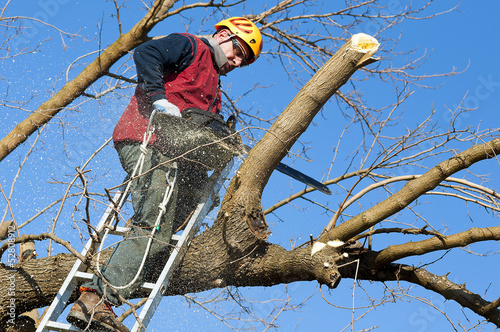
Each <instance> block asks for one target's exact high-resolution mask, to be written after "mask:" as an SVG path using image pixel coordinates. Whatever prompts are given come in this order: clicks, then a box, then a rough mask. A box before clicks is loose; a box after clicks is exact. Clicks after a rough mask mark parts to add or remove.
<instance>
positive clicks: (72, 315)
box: [66, 291, 130, 332]
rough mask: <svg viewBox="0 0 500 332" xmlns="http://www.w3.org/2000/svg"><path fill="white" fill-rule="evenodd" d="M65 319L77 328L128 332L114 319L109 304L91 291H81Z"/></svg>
mask: <svg viewBox="0 0 500 332" xmlns="http://www.w3.org/2000/svg"><path fill="white" fill-rule="evenodd" d="M66 320H67V321H68V322H70V323H71V324H73V325H74V326H76V327H78V328H79V329H82V330H85V329H86V330H85V331H105V332H130V331H129V329H128V328H127V327H126V326H125V325H123V324H122V323H121V322H119V321H118V320H117V319H116V315H115V313H114V312H113V310H112V309H111V306H110V305H109V304H107V303H105V302H104V300H103V299H102V298H101V297H100V296H99V295H97V294H96V293H95V292H91V291H83V292H82V293H81V295H80V297H79V298H78V300H76V301H75V303H74V304H73V307H71V310H70V312H69V314H68V317H66ZM89 322H90V323H89Z"/></svg>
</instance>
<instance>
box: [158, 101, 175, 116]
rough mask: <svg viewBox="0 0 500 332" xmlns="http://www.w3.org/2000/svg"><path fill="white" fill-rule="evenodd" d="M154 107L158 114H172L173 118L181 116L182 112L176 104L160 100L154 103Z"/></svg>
mask: <svg viewBox="0 0 500 332" xmlns="http://www.w3.org/2000/svg"><path fill="white" fill-rule="evenodd" d="M153 107H154V109H155V110H156V111H158V112H163V113H166V114H170V115H173V116H178V117H180V116H181V111H180V110H179V108H178V107H177V106H175V105H174V104H172V103H170V102H169V101H168V100H166V99H159V100H157V101H155V102H154V103H153Z"/></svg>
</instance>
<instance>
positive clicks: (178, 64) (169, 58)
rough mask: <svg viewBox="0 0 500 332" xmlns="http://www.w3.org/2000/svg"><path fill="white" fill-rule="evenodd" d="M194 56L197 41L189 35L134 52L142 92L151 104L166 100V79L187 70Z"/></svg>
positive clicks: (162, 40)
mask: <svg viewBox="0 0 500 332" xmlns="http://www.w3.org/2000/svg"><path fill="white" fill-rule="evenodd" d="M195 55H196V41H195V40H194V38H193V37H192V36H188V35H182V34H171V35H168V36H167V37H163V38H160V39H156V40H150V41H148V42H145V43H143V44H141V45H139V46H138V47H137V48H136V49H135V51H134V62H135V66H136V69H137V79H138V82H139V88H141V89H142V90H144V91H145V93H146V95H147V96H148V97H149V98H150V99H151V102H152V103H153V102H155V101H156V100H158V99H162V98H165V87H164V85H163V77H164V76H167V75H169V74H170V73H172V72H175V71H178V72H179V71H182V70H184V69H185V68H187V67H188V66H189V65H190V64H191V63H192V62H193V59H194V58H195Z"/></svg>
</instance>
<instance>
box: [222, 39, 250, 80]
mask: <svg viewBox="0 0 500 332" xmlns="http://www.w3.org/2000/svg"><path fill="white" fill-rule="evenodd" d="M217 37H218V38H217V42H218V43H219V45H220V47H221V48H222V51H223V52H224V55H225V56H226V57H227V63H226V64H225V65H224V66H223V67H222V68H221V69H220V72H221V75H226V74H227V73H229V72H230V71H232V70H233V69H234V68H236V67H241V66H245V65H247V64H248V62H247V58H248V55H249V54H250V49H249V47H248V45H247V44H246V43H245V42H244V41H243V40H241V39H240V38H239V37H236V36H234V35H231V32H230V31H229V30H221V31H219V32H218V33H217Z"/></svg>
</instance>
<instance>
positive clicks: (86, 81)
mask: <svg viewBox="0 0 500 332" xmlns="http://www.w3.org/2000/svg"><path fill="white" fill-rule="evenodd" d="M174 3H175V1H174V0H156V2H155V4H154V5H153V6H152V7H151V9H150V10H149V11H148V13H147V14H146V16H144V18H143V19H142V20H140V21H139V22H138V23H137V24H136V25H134V26H133V27H132V29H130V31H129V32H127V33H126V34H124V35H121V36H120V37H119V38H118V39H117V40H116V41H115V42H114V43H113V44H111V45H110V46H109V47H108V48H107V49H106V50H104V51H103V52H102V53H101V54H100V55H99V56H98V57H97V58H96V59H95V60H94V61H93V62H92V63H91V64H90V65H88V66H87V67H85V69H84V70H83V71H82V72H81V73H80V74H79V75H78V76H77V77H75V78H74V79H73V80H72V81H70V82H68V83H66V84H65V85H64V86H63V87H62V89H61V90H59V92H57V93H56V94H55V95H54V96H53V97H52V98H50V99H49V100H47V101H46V102H44V103H43V104H42V105H40V107H39V108H38V109H37V110H36V111H35V112H33V113H32V114H31V115H29V116H28V117H27V118H26V119H25V120H23V121H22V122H20V123H19V124H18V125H17V126H16V127H15V128H14V129H13V130H12V131H11V132H10V133H9V134H7V136H5V137H4V138H3V139H2V140H1V141H0V161H1V160H3V159H4V158H5V157H6V156H8V155H9V153H11V152H12V151H13V150H14V149H15V148H16V147H18V146H19V145H20V144H21V143H23V142H24V141H26V140H27V139H28V137H29V136H30V135H31V134H33V133H34V132H35V131H36V130H37V129H38V128H40V127H41V126H42V125H44V124H45V123H47V122H49V121H50V120H51V119H52V118H53V117H54V116H55V115H56V114H57V113H59V112H60V111H62V110H63V109H64V107H66V106H67V105H69V104H70V103H71V102H72V101H73V100H75V99H76V98H78V97H79V96H80V95H82V94H83V93H84V92H85V90H86V89H87V88H88V87H89V86H90V85H91V84H92V83H94V82H95V81H97V80H98V79H99V78H100V77H101V76H103V75H104V74H106V73H107V72H108V71H109V69H110V68H111V66H112V65H113V64H115V63H116V62H117V61H118V60H120V58H121V57H122V56H124V55H125V54H127V53H128V52H130V51H131V50H132V49H134V48H135V47H136V46H138V45H140V44H141V43H143V42H144V41H146V40H147V39H148V37H147V34H148V33H149V31H151V29H152V28H153V27H154V26H155V24H156V23H158V20H159V18H158V16H160V17H161V16H162V15H165V13H166V11H168V10H169V9H170V8H171V7H172V6H173V5H174Z"/></svg>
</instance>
